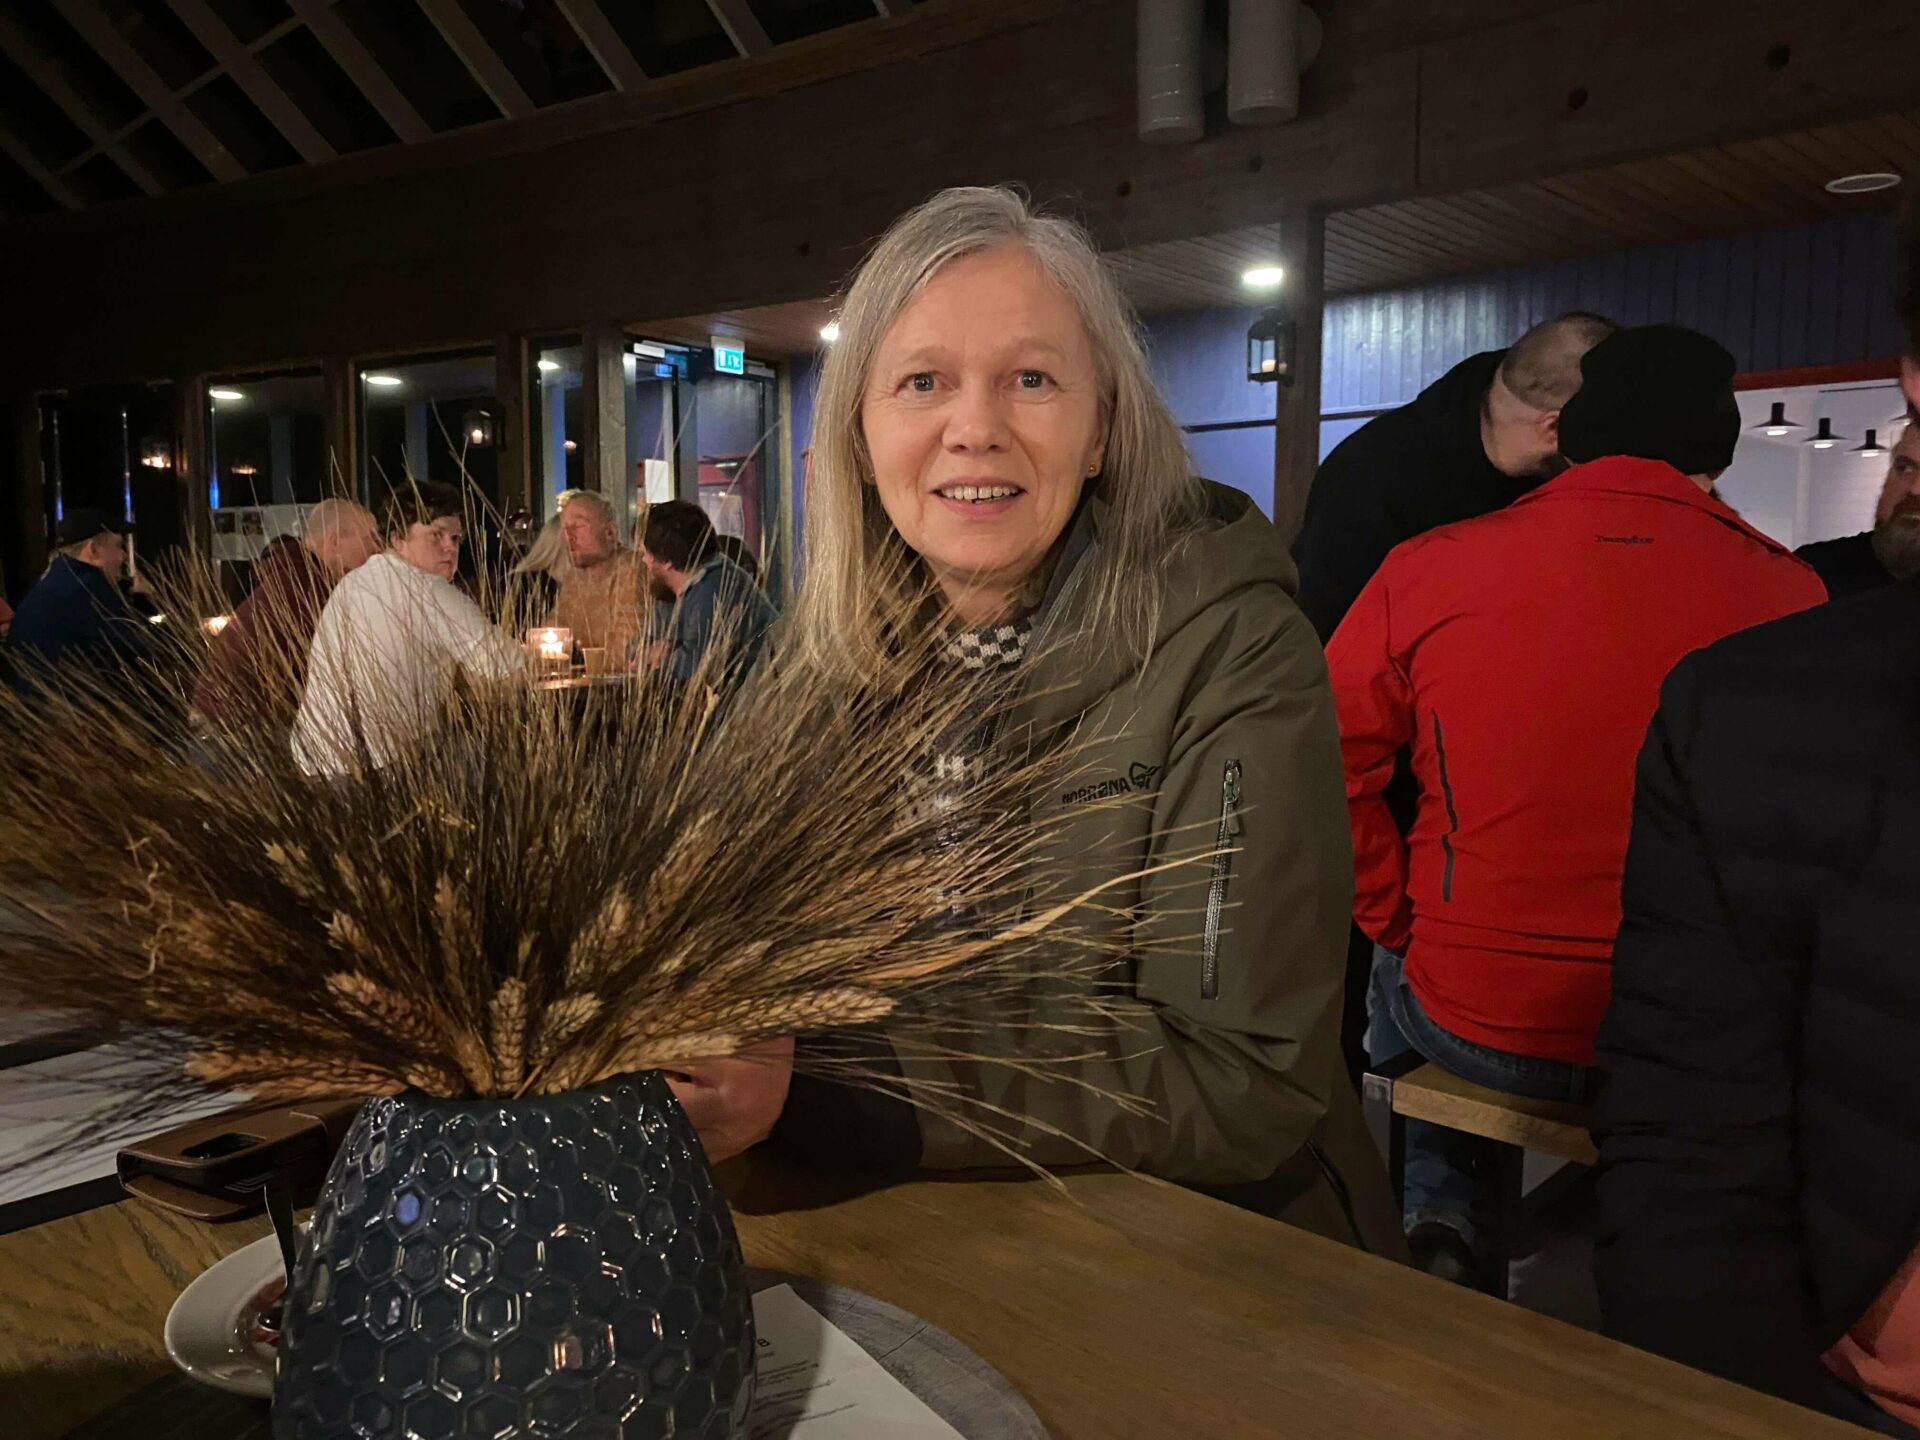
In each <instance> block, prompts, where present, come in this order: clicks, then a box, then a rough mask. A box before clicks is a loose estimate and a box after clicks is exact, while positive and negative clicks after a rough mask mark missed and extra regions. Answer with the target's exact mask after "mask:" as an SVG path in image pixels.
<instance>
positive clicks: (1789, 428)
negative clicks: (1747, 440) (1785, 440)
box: [1753, 400, 1806, 436]
mask: <svg viewBox="0 0 1920 1440" xmlns="http://www.w3.org/2000/svg"><path fill="white" fill-rule="evenodd" d="M1753 428H1754V429H1755V430H1759V431H1762V432H1763V433H1765V434H1768V435H1773V436H1780V435H1786V434H1790V433H1791V432H1793V431H1795V430H1803V429H1805V428H1806V427H1805V426H1803V425H1802V424H1801V423H1800V422H1799V421H1798V420H1789V419H1788V418H1787V402H1786V401H1784V400H1776V401H1774V402H1773V410H1772V412H1771V413H1770V414H1769V415H1768V416H1767V418H1766V419H1764V420H1762V421H1761V422H1760V423H1759V424H1758V425H1755V426H1754V427H1753Z"/></svg>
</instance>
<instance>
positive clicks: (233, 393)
mask: <svg viewBox="0 0 1920 1440" xmlns="http://www.w3.org/2000/svg"><path fill="white" fill-rule="evenodd" d="M207 398H208V399H209V400H244V399H246V398H247V397H246V396H245V395H242V394H241V393H240V392H239V391H238V390H209V391H207Z"/></svg>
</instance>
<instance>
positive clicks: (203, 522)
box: [173, 375, 213, 559]
mask: <svg viewBox="0 0 1920 1440" xmlns="http://www.w3.org/2000/svg"><path fill="white" fill-rule="evenodd" d="M210 466H211V454H210V452H209V450H208V446H207V377H206V376H204V375H189V376H188V377H187V378H186V379H185V380H182V381H181V382H180V383H179V384H178V385H176V386H174V387H173V478H174V483H175V484H176V485H177V486H178V487H179V496H180V510H181V514H182V515H183V516H184V517H185V520H186V527H185V528H186V532H187V547H188V549H190V550H191V551H192V552H193V553H194V554H196V555H198V556H200V557H202V558H203V559H204V558H206V557H208V556H211V555H212V553H213V510H212V508H211V505H210V500H211V496H210V495H209V493H208V489H207V481H208V479H209V477H210V474H211V469H210Z"/></svg>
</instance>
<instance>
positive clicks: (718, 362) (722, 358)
mask: <svg viewBox="0 0 1920 1440" xmlns="http://www.w3.org/2000/svg"><path fill="white" fill-rule="evenodd" d="M713 368H714V369H715V370H716V371H718V372H719V373H720V374H722V375H744V374H746V373H747V352H746V351H745V350H742V349H741V348H740V347H739V346H738V345H729V344H727V343H726V342H725V341H721V340H716V341H714V342H713Z"/></svg>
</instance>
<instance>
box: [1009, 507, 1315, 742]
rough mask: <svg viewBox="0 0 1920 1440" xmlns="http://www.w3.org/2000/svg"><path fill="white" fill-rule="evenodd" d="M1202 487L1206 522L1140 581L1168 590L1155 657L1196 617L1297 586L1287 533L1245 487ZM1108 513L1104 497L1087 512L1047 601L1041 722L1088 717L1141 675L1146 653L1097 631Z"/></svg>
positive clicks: (1038, 689)
mask: <svg viewBox="0 0 1920 1440" xmlns="http://www.w3.org/2000/svg"><path fill="white" fill-rule="evenodd" d="M1201 483H1202V484H1203V485H1204V486H1205V487H1206V501H1207V518H1206V520H1205V522H1204V523H1203V524H1202V525H1201V527H1200V528H1199V529H1198V530H1197V531H1195V532H1194V533H1192V534H1190V535H1188V536H1186V537H1185V538H1184V539H1182V540H1179V541H1177V542H1175V543H1174V546H1173V548H1172V550H1171V552H1170V553H1169V554H1168V555H1167V557H1166V560H1165V562H1164V563H1163V564H1161V565H1160V566H1159V567H1158V568H1157V570H1156V573H1155V574H1154V575H1152V576H1141V577H1140V579H1141V583H1143V584H1157V585H1158V586H1159V589H1160V597H1159V598H1160V603H1159V612H1158V616H1157V619H1156V623H1155V625H1154V633H1153V648H1154V649H1156V650H1157V649H1159V648H1160V647H1161V645H1163V644H1164V643H1165V642H1166V641H1167V640H1168V639H1169V638H1170V637H1171V636H1173V635H1175V634H1177V633H1178V632H1179V631H1180V629H1181V628H1182V627H1184V626H1185V625H1187V624H1188V623H1190V622H1191V621H1192V620H1193V619H1194V618H1195V617H1196V616H1198V615H1200V614H1201V613H1202V612H1204V611H1206V610H1208V609H1210V608H1212V607H1213V606H1215V605H1218V604H1220V603H1221V602H1223V601H1226V600H1228V599H1230V598H1232V597H1234V596H1236V595H1238V594H1240V593H1241V592H1245V591H1250V590H1256V589H1264V590H1267V591H1269V592H1270V593H1271V594H1272V595H1274V596H1285V597H1289V598H1290V597H1291V596H1292V595H1293V593H1294V591H1295V588H1296V587H1297V584H1298V580H1299V572H1298V571H1296V570H1295V569H1294V565H1293V559H1292V557H1291V556H1289V555H1288V554H1287V548H1286V546H1285V545H1284V544H1283V543H1282V542H1281V539H1280V532H1279V531H1277V530H1275V529H1274V528H1273V523H1272V522H1271V521H1269V520H1268V519H1267V517H1266V516H1265V515H1263V514H1261V513H1260V509H1259V507H1258V506H1256V505H1255V504H1254V503H1253V501H1252V500H1250V499H1249V498H1248V497H1247V496H1246V495H1244V494H1243V493H1241V492H1240V491H1238V490H1234V489H1232V488H1230V487H1228V486H1225V485H1218V484H1215V483H1214V482H1213V481H1211V480H1205V481H1202V482H1201ZM1108 514H1109V507H1108V505H1107V503H1106V501H1105V500H1103V499H1100V498H1099V497H1097V496H1096V497H1091V498H1089V500H1088V501H1087V503H1086V504H1084V505H1082V506H1081V508H1080V512H1079V514H1078V515H1077V516H1076V517H1075V519H1074V522H1073V526H1072V528H1071V530H1070V531H1069V532H1068V538H1067V544H1066V547H1065V549H1064V551H1063V552H1062V555H1061V558H1060V563H1059V565H1058V566H1057V567H1056V569H1055V573H1054V578H1053V581H1052V583H1051V584H1050V585H1049V586H1048V593H1047V598H1046V599H1045V600H1044V601H1043V602H1042V604H1041V608H1040V614H1039V616H1038V619H1037V626H1038V640H1039V658H1038V660H1037V662H1036V665H1035V674H1034V677H1033V680H1032V683H1031V684H1030V687H1029V693H1030V694H1031V695H1032V696H1033V706H1034V710H1035V718H1036V719H1039V720H1041V721H1043V722H1049V721H1054V720H1059V719H1066V718H1069V717H1071V716H1073V715H1077V714H1079V713H1080V712H1081V711H1083V710H1085V709H1087V708H1088V707H1089V706H1091V705H1092V704H1093V703H1094V702H1095V701H1096V700H1098V699H1100V698H1101V697H1102V696H1104V695H1107V694H1110V693H1112V692H1113V691H1114V690H1117V689H1119V688H1120V687H1121V686H1123V685H1125V684H1127V683H1128V682H1129V681H1130V680H1132V679H1133V678H1134V677H1135V676H1136V674H1137V673H1138V672H1139V671H1140V669H1141V661H1140V656H1139V655H1138V654H1137V653H1135V652H1134V651H1133V650H1132V649H1131V648H1130V647H1128V646H1127V645H1125V644H1124V641H1123V637H1121V636H1119V635H1116V634H1111V633H1095V632H1094V630H1093V628H1092V617H1090V616H1089V615H1088V614H1087V606H1088V603H1089V601H1088V596H1089V589H1090V587H1089V584H1088V581H1089V578H1090V575H1091V572H1092V570H1093V568H1094V565H1095V562H1096V560H1097V557H1098V551H1099V547H1100V533H1101V529H1102V527H1103V526H1104V525H1105V523H1106V521H1107V517H1108Z"/></svg>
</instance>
